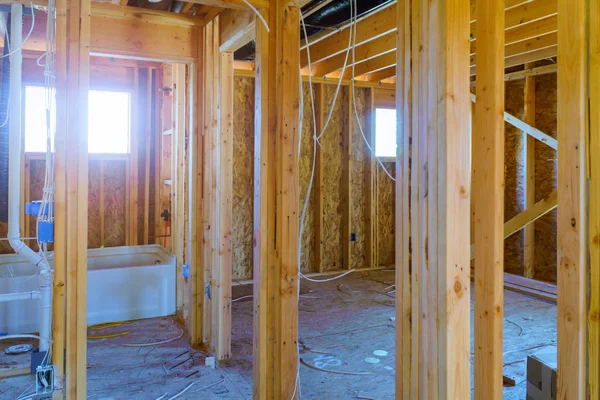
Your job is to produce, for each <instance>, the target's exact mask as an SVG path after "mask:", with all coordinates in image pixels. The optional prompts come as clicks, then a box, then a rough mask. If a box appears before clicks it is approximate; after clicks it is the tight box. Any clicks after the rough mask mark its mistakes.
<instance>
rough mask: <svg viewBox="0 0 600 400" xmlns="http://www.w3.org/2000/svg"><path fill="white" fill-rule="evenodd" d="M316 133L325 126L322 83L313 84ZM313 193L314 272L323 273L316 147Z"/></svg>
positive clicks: (319, 157) (320, 159)
mask: <svg viewBox="0 0 600 400" xmlns="http://www.w3.org/2000/svg"><path fill="white" fill-rule="evenodd" d="M314 90H315V109H316V118H317V132H318V134H320V133H321V132H322V131H323V125H324V124H325V119H326V116H325V87H324V85H323V84H322V83H317V84H314ZM313 191H314V202H315V203H314V214H313V215H314V232H315V242H314V243H315V261H314V264H315V270H316V272H323V150H322V149H321V147H319V146H318V145H317V152H316V155H315V181H314V186H313Z"/></svg>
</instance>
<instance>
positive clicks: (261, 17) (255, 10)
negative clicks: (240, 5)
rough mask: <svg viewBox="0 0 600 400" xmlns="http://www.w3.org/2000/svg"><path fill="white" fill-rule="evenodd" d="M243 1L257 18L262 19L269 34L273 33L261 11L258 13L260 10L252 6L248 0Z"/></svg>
mask: <svg viewBox="0 0 600 400" xmlns="http://www.w3.org/2000/svg"><path fill="white" fill-rule="evenodd" d="M242 1H243V2H244V3H246V5H247V6H248V7H250V9H251V10H252V11H254V13H255V14H256V16H257V17H258V18H260V20H261V21H262V23H263V25H264V26H265V29H266V30H267V32H271V29H269V24H267V21H266V20H265V18H264V17H263V16H262V14H261V13H260V11H258V10H257V9H256V7H254V6H253V5H252V4H250V3H249V2H248V0H242Z"/></svg>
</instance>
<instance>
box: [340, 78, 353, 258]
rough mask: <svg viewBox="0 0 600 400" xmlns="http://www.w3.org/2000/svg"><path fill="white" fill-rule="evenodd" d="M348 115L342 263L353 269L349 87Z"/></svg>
mask: <svg viewBox="0 0 600 400" xmlns="http://www.w3.org/2000/svg"><path fill="white" fill-rule="evenodd" d="M347 107H348V115H347V116H346V117H347V119H346V121H344V125H343V130H342V265H343V268H345V269H352V247H353V244H354V242H352V241H351V235H352V126H353V125H354V121H355V117H354V101H353V98H352V89H351V88H350V87H349V88H348V104H347Z"/></svg>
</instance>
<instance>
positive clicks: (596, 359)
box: [587, 0, 600, 399]
mask: <svg viewBox="0 0 600 400" xmlns="http://www.w3.org/2000/svg"><path fill="white" fill-rule="evenodd" d="M589 10H590V11H589V12H590V19H589V29H590V33H589V34H590V38H589V45H590V50H589V51H590V54H589V79H590V81H589V96H590V106H589V107H590V111H589V115H590V118H589V121H590V126H589V128H590V133H589V138H590V139H589V151H588V152H587V161H588V167H589V177H590V193H589V218H590V221H589V230H590V231H589V246H590V261H589V262H590V264H589V265H590V273H589V277H590V285H589V287H590V297H589V301H590V303H589V307H590V309H589V312H588V333H589V338H588V357H589V371H588V377H589V378H588V391H589V398H590V399H594V398H600V159H599V158H598V154H600V32H598V29H599V25H600V1H599V0H590V2H589Z"/></svg>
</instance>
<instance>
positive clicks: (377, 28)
mask: <svg viewBox="0 0 600 400" xmlns="http://www.w3.org/2000/svg"><path fill="white" fill-rule="evenodd" d="M395 21H396V5H395V3H392V4H390V5H387V6H385V7H383V8H382V9H379V10H378V11H377V12H374V13H372V14H371V15H369V16H368V17H366V18H364V19H362V20H360V21H358V23H357V26H356V29H357V30H356V46H357V47H358V46H360V45H362V44H364V43H367V42H371V41H373V40H375V39H376V38H378V37H380V36H383V35H386V34H388V33H390V32H394V31H395V30H396V22H395ZM349 40H350V29H349V25H346V26H345V27H344V28H343V29H341V30H340V31H338V32H336V33H334V34H332V35H329V36H327V37H326V38H324V39H322V40H320V41H317V42H312V44H311V45H310V58H311V63H317V62H319V61H321V60H324V59H326V58H329V57H333V56H335V55H337V54H338V53H341V52H343V51H345V50H346V49H347V48H348V43H349ZM300 57H301V58H300V65H301V67H302V68H304V67H306V66H307V65H308V57H307V53H306V49H304V50H302V53H301V56H300Z"/></svg>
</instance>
